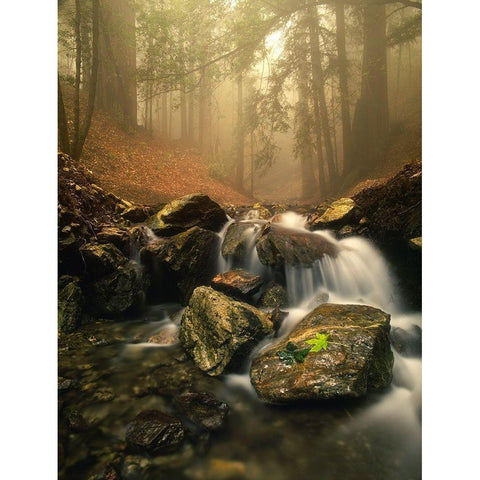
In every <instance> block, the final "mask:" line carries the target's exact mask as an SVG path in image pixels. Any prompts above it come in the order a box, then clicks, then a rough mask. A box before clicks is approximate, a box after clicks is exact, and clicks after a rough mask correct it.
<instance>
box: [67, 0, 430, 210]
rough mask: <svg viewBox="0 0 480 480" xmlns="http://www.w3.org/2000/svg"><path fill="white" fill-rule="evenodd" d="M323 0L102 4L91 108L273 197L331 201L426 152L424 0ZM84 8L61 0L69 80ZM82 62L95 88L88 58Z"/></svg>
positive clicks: (84, 31)
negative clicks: (352, 0)
mask: <svg viewBox="0 0 480 480" xmlns="http://www.w3.org/2000/svg"><path fill="white" fill-rule="evenodd" d="M89 3H90V2H86V3H85V4H84V5H83V6H82V11H81V15H80V19H79V23H80V29H79V32H80V36H79V37H78V38H79V39H80V40H81V41H82V42H83V44H84V48H83V52H86V51H87V52H88V48H90V47H91V45H92V37H93V35H92V31H93V29H92V25H93V23H92V22H93V21H92V19H91V18H90V11H89V8H90V7H89ZM316 3H319V4H320V5H318V6H312V5H310V3H309V2H307V1H302V2H292V1H289V0H283V1H282V0H277V1H274V2H261V1H259V0H251V1H200V2H193V1H191V0H157V1H155V0H139V1H137V2H135V3H131V2H127V1H126V0H121V1H117V2H114V1H112V0H109V1H105V2H102V3H101V7H100V16H99V29H100V33H99V39H98V82H97V92H96V93H97V95H96V108H97V109H99V110H104V111H110V112H112V113H113V114H114V115H115V116H116V118H119V117H120V122H119V123H120V124H121V125H122V126H123V127H124V128H126V129H131V130H134V129H144V130H145V131H147V132H148V133H149V134H150V135H151V136H152V137H153V138H156V139H161V140H163V141H165V142H175V143H177V144H179V145H181V146H182V147H185V148H189V149H193V150H194V151H196V152H199V153H200V154H201V155H202V157H203V158H204V160H205V162H207V164H208V168H209V171H210V175H211V177H212V178H215V179H218V180H221V181H222V182H224V183H226V184H229V185H232V186H234V187H235V188H237V189H238V190H240V191H243V192H246V193H248V194H249V195H250V196H251V197H253V198H255V199H257V200H259V201H264V202H275V201H289V202H301V201H310V200H312V199H315V200H320V199H324V198H327V197H329V196H332V195H338V194H341V193H342V192H345V191H347V190H348V189H349V188H350V187H352V186H353V185H354V184H355V183H356V182H359V181H361V180H363V179H366V178H373V177H378V176H382V175H385V174H388V173H391V172H393V171H394V170H395V169H397V168H399V166H401V165H402V164H404V163H406V162H408V161H411V160H414V159H416V158H419V157H420V156H421V20H420V14H421V4H420V3H419V4H418V5H419V8H415V7H406V6H405V5H403V4H402V2H391V3H387V4H386V5H371V4H370V3H369V2H368V1H366V2H363V3H362V2H360V3H359V4H358V5H353V6H350V5H346V6H345V7H344V9H343V10H339V8H340V7H336V6H335V4H328V5H322V4H321V3H322V2H316ZM325 3H327V2H325ZM328 3H331V2H328ZM75 15H76V14H75V3H74V2H73V1H64V2H60V6H59V51H58V52H59V75H60V79H61V80H62V82H66V83H70V84H72V85H73V84H75V75H76V67H77V64H76V56H75V55H76V45H78V40H76V37H75V32H76V30H75V25H76V20H75V19H76V18H77V17H76V16H75ZM339 22H341V23H339ZM342 24H343V26H342ZM342 45H344V46H342ZM81 61H82V67H81V73H80V80H77V81H78V82H79V86H80V87H81V88H82V89H83V88H84V89H85V90H86V89H87V88H88V86H89V85H88V84H89V81H90V78H89V77H90V74H89V68H91V65H92V64H93V56H92V55H90V54H86V53H82V58H81ZM92 71H93V70H92ZM342 82H343V83H342Z"/></svg>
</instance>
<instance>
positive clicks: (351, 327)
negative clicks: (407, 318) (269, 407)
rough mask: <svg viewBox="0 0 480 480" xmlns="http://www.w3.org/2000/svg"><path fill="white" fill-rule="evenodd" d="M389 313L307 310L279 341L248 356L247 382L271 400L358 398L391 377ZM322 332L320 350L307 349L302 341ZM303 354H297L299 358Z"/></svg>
mask: <svg viewBox="0 0 480 480" xmlns="http://www.w3.org/2000/svg"><path fill="white" fill-rule="evenodd" d="M389 331H390V316H389V315H388V314H386V313H384V312H382V311H381V310H379V309H377V308H373V307H369V306H365V305H336V304H331V303H327V304H323V305H321V306H319V307H317V308H316V309H315V310H313V311H312V312H311V313H309V314H308V315H307V316H306V317H305V318H304V319H303V320H301V322H300V323H299V324H298V325H297V326H296V327H295V328H294V330H293V331H292V332H291V333H290V335H288V337H287V338H285V339H284V340H283V341H281V342H280V343H277V344H275V345H274V346H272V347H271V348H269V349H268V350H266V351H263V352H262V353H261V355H259V356H258V357H257V358H255V359H254V361H253V363H252V367H251V370H250V376H251V381H252V384H253V386H254V388H255V390H256V392H257V394H258V395H259V397H260V398H261V399H263V400H264V401H267V402H271V403H288V402H295V401H299V400H330V399H335V398H346V397H361V396H363V395H365V394H366V393H367V392H368V391H375V390H380V389H383V388H385V387H387V386H388V385H390V383H391V381H392V368H393V353H392V351H391V348H390V341H389V336H388V334H389ZM317 334H318V335H320V336H322V335H328V337H327V338H328V344H327V347H326V349H321V350H320V351H313V352H312V351H309V352H308V354H307V355H306V356H304V355H305V354H303V355H300V356H299V357H298V361H293V360H292V361H291V362H287V361H286V360H285V358H286V357H287V356H288V354H289V352H290V353H292V352H293V353H296V352H302V351H303V352H304V351H305V350H306V349H308V348H310V347H311V345H310V344H308V343H307V341H308V340H312V339H316V338H318V337H317ZM302 357H303V358H302Z"/></svg>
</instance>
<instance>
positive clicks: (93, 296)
mask: <svg viewBox="0 0 480 480" xmlns="http://www.w3.org/2000/svg"><path fill="white" fill-rule="evenodd" d="M146 286H147V280H146V278H145V277H144V275H143V272H142V269H141V267H140V266H139V265H137V264H136V263H135V262H129V263H127V264H125V265H122V266H120V267H118V268H117V269H116V270H114V271H113V272H112V273H110V274H108V275H106V276H104V277H102V278H100V279H98V280H96V281H94V282H92V283H91V284H89V285H88V292H89V295H88V300H89V302H88V307H89V310H90V312H91V313H92V314H94V315H106V316H111V315H113V316H115V315H118V314H121V313H124V312H126V311H127V310H130V309H134V308H139V307H140V306H141V305H142V304H143V302H144V300H145V289H146Z"/></svg>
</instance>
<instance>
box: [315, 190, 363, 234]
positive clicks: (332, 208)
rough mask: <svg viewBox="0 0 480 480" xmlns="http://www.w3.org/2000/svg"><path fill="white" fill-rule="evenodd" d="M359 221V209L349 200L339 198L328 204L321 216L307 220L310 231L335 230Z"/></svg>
mask: <svg viewBox="0 0 480 480" xmlns="http://www.w3.org/2000/svg"><path fill="white" fill-rule="evenodd" d="M358 220H360V218H359V208H358V206H357V205H356V203H355V202H354V201H353V200H352V199H351V198H340V199H339V200H335V201H334V202H332V203H330V204H329V205H328V207H327V208H326V210H325V211H324V212H323V213H322V214H321V215H316V214H314V215H312V216H310V217H309V218H308V220H307V226H308V227H309V228H310V229H311V230H318V229H324V228H336V227H339V226H344V225H347V224H348V223H349V222H354V223H356V221H358Z"/></svg>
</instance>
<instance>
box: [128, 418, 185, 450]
mask: <svg viewBox="0 0 480 480" xmlns="http://www.w3.org/2000/svg"><path fill="white" fill-rule="evenodd" d="M183 439H184V429H183V425H182V423H181V422H180V420H178V419H176V418H173V417H170V416H169V415H166V414H165V413H163V412H160V411H159V410H144V411H143V412H140V413H139V414H138V415H137V416H136V417H135V418H134V420H133V421H132V422H130V423H129V424H128V426H127V432H126V440H127V444H128V446H129V447H130V448H131V449H132V450H140V451H146V452H148V453H150V454H153V455H157V454H162V453H168V452H172V451H175V450H178V448H179V447H180V446H181V444H182V442H183Z"/></svg>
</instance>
